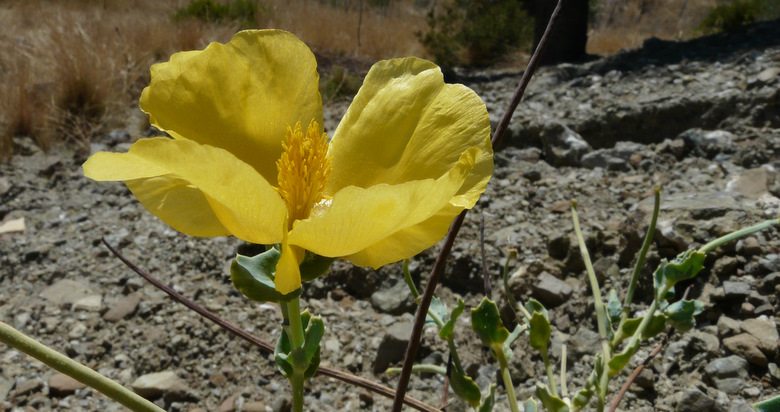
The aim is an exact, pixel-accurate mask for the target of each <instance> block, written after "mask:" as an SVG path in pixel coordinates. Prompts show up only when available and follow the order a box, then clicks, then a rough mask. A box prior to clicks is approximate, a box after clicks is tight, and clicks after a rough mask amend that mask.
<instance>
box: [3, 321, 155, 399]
mask: <svg viewBox="0 0 780 412" xmlns="http://www.w3.org/2000/svg"><path fill="white" fill-rule="evenodd" d="M0 341H2V342H3V343H5V344H7V345H9V346H11V347H12V348H14V349H16V350H18V351H21V352H24V353H26V354H27V355H29V356H32V357H33V358H35V359H38V360H39V361H41V362H43V363H45V364H46V365H47V366H49V367H51V368H52V369H55V370H57V371H59V372H62V373H64V374H66V375H68V376H70V377H72V378H73V379H76V380H77V381H79V382H82V383H84V384H86V385H89V386H91V387H92V388H95V389H96V390H97V391H99V392H101V393H102V394H104V395H106V396H108V397H109V398H111V399H113V400H115V401H117V402H119V403H120V404H122V405H124V406H126V407H127V408H128V409H130V410H133V411H138V412H140V411H154V412H162V411H163V410H162V409H160V408H159V407H158V406H157V405H155V404H153V403H151V402H149V401H147V400H146V399H144V398H142V397H141V396H139V395H137V394H135V393H134V392H133V391H131V390H129V389H127V388H125V387H124V386H122V385H120V384H119V383H117V382H116V381H113V380H111V379H109V378H107V377H105V376H103V375H101V374H99V373H97V372H95V371H94V370H92V369H90V368H88V367H86V366H84V365H82V364H80V363H78V362H76V361H74V360H73V359H70V358H69V357H67V356H65V355H63V354H61V353H59V352H57V351H55V350H54V349H51V348H49V347H48V346H46V345H44V344H42V343H40V342H38V341H36V340H35V339H32V338H30V337H28V336H26V335H25V334H23V333H21V332H19V331H18V330H16V329H14V328H12V327H11V326H9V325H7V324H5V323H3V322H0Z"/></svg>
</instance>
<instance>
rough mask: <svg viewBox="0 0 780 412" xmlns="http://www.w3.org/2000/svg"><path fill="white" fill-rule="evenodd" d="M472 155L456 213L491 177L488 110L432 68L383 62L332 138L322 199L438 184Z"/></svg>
mask: <svg viewBox="0 0 780 412" xmlns="http://www.w3.org/2000/svg"><path fill="white" fill-rule="evenodd" d="M472 147H477V148H479V149H480V152H479V157H478V158H477V159H476V162H475V166H474V170H473V171H472V173H471V174H470V175H469V177H468V179H466V181H465V182H464V184H463V186H462V187H461V188H459V190H458V192H457V195H456V198H455V199H453V200H452V204H453V205H457V206H461V207H471V206H473V205H474V203H475V202H476V201H477V198H478V197H479V195H480V194H481V193H482V192H483V191H484V190H485V187H486V185H487V182H488V180H489V179H490V175H491V174H492V172H493V150H492V148H491V145H490V119H489V117H488V113H487V110H486V109H485V104H484V103H483V102H482V100H480V98H479V97H478V96H477V95H476V94H475V93H474V92H473V91H471V90H470V89H468V88H467V87H465V86H463V85H450V84H445V83H444V80H443V77H442V74H441V71H440V70H439V68H438V67H437V66H436V65H434V64H433V63H431V62H428V61H425V60H420V59H416V58H405V59H395V60H387V61H381V62H379V63H377V64H375V65H374V66H373V67H372V68H371V70H370V71H369V73H368V75H367V76H366V79H365V81H364V83H363V86H362V87H361V89H360V91H359V92H358V94H357V96H355V100H354V101H353V102H352V104H351V105H350V107H349V109H348V110H347V113H346V115H345V116H344V119H343V120H342V121H341V124H339V127H338V128H337V129H336V132H335V133H334V137H333V140H332V141H331V147H330V150H329V155H331V156H332V159H333V160H332V162H333V163H332V164H333V165H334V167H333V173H332V174H331V176H330V178H329V180H328V189H326V193H328V192H329V193H335V192H338V191H339V190H340V189H341V188H343V187H346V186H350V185H354V186H358V187H364V188H366V187H371V186H373V185H376V184H379V183H389V184H399V183H403V182H409V181H414V180H422V179H438V178H439V177H440V176H442V175H444V174H445V173H447V172H448V171H449V170H450V169H451V168H452V167H453V166H454V165H455V164H456V163H458V161H459V159H460V155H461V154H462V153H463V152H464V151H466V150H468V149H469V148H472Z"/></svg>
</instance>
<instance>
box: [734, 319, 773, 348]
mask: <svg viewBox="0 0 780 412" xmlns="http://www.w3.org/2000/svg"><path fill="white" fill-rule="evenodd" d="M742 330H743V331H745V332H747V333H749V334H751V335H753V336H754V337H755V338H756V339H758V349H760V350H761V352H763V353H764V354H765V355H767V357H768V358H774V357H775V356H777V350H778V347H777V345H778V340H780V336H778V333H777V325H775V322H774V321H772V320H770V319H760V318H753V319H746V320H745V321H744V322H742Z"/></svg>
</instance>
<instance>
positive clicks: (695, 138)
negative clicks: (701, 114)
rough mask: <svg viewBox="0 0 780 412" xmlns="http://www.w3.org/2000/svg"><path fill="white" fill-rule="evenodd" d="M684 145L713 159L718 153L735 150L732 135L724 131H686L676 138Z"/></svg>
mask: <svg viewBox="0 0 780 412" xmlns="http://www.w3.org/2000/svg"><path fill="white" fill-rule="evenodd" d="M678 138H682V139H683V141H685V144H686V145H687V146H688V147H690V148H692V149H693V150H694V151H695V152H697V153H698V154H700V155H703V156H706V157H709V158H713V157H715V156H716V155H717V154H719V153H731V152H733V151H734V150H735V148H736V147H735V144H734V134H732V133H731V132H727V131H725V130H710V131H707V130H702V129H699V128H694V129H689V130H686V131H684V132H682V133H680V135H679V136H678Z"/></svg>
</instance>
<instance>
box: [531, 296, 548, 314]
mask: <svg viewBox="0 0 780 412" xmlns="http://www.w3.org/2000/svg"><path fill="white" fill-rule="evenodd" d="M525 310H527V311H528V313H531V314H533V313H534V312H539V313H541V314H542V315H544V317H545V318H549V316H548V315H547V309H545V308H544V305H542V303H541V302H539V301H538V300H536V299H534V298H531V299H528V302H526V303H525Z"/></svg>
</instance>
